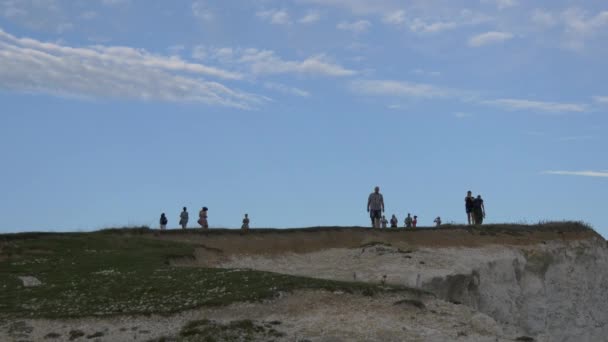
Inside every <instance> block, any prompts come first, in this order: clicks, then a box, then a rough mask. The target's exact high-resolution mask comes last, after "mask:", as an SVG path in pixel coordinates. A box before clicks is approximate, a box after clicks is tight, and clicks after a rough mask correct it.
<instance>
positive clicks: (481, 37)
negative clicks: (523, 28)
mask: <svg viewBox="0 0 608 342" xmlns="http://www.w3.org/2000/svg"><path fill="white" fill-rule="evenodd" d="M511 38H513V34H511V33H509V32H496V31H491V32H485V33H482V34H478V35H476V36H473V37H471V38H470V39H469V46H472V47H480V46H483V45H487V44H492V43H499V42H503V41H506V40H509V39H511Z"/></svg>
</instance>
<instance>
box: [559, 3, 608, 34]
mask: <svg viewBox="0 0 608 342" xmlns="http://www.w3.org/2000/svg"><path fill="white" fill-rule="evenodd" d="M562 19H563V21H564V23H565V25H566V31H567V32H570V33H576V34H582V35H588V34H592V33H594V32H596V31H597V30H599V29H600V28H602V27H604V26H608V11H603V12H600V13H598V14H597V15H595V16H592V17H589V16H588V15H587V13H586V12H585V11H583V10H581V9H578V8H569V9H567V10H565V11H564V12H563V13H562Z"/></svg>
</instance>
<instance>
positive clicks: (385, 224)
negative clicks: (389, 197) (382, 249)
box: [380, 215, 388, 228]
mask: <svg viewBox="0 0 608 342" xmlns="http://www.w3.org/2000/svg"><path fill="white" fill-rule="evenodd" d="M380 223H381V224H382V228H386V226H387V225H388V220H387V219H386V216H384V215H382V219H381V220H380Z"/></svg>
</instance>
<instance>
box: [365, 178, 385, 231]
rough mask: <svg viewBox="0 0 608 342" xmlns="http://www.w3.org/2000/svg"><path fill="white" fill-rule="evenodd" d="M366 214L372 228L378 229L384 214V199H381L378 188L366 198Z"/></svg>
mask: <svg viewBox="0 0 608 342" xmlns="http://www.w3.org/2000/svg"><path fill="white" fill-rule="evenodd" d="M367 212H368V213H369V217H370V218H371V220H372V228H380V219H381V218H382V213H383V212H384V197H382V194H381V193H380V187H378V186H377V187H375V188H374V192H372V193H371V194H369V197H368V198H367Z"/></svg>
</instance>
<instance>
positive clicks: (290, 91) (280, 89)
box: [264, 82, 310, 97]
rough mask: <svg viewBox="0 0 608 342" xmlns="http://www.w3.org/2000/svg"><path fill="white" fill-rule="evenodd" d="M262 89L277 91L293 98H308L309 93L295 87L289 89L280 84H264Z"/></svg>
mask: <svg viewBox="0 0 608 342" xmlns="http://www.w3.org/2000/svg"><path fill="white" fill-rule="evenodd" d="M264 88H266V89H270V90H274V91H278V92H280V93H283V94H287V95H294V96H300V97H309V96H310V93H309V92H307V91H306V90H302V89H299V88H296V87H290V86H288V85H285V84H281V83H275V82H265V83H264Z"/></svg>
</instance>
